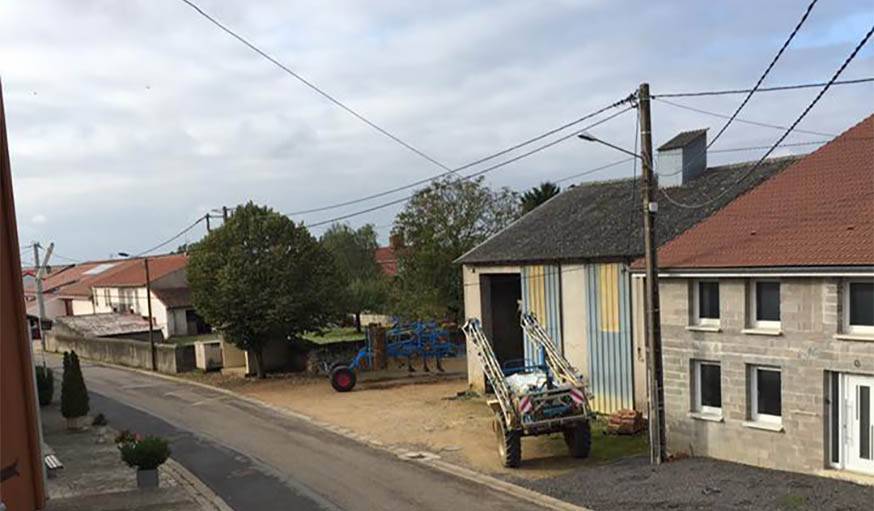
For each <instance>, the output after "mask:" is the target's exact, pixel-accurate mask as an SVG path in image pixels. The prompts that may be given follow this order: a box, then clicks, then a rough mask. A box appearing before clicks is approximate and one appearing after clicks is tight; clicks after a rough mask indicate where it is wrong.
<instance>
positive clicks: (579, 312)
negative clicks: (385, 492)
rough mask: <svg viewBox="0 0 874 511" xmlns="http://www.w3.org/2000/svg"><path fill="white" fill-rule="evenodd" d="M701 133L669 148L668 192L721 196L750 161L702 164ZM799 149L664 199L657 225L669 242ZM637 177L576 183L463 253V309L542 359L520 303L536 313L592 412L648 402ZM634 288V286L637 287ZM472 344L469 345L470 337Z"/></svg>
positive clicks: (532, 358) (513, 349) (712, 191)
mask: <svg viewBox="0 0 874 511" xmlns="http://www.w3.org/2000/svg"><path fill="white" fill-rule="evenodd" d="M699 146H700V147H701V148H704V147H706V130H697V131H693V132H685V133H681V134H679V135H677V136H676V137H674V138H673V139H671V140H669V141H668V142H667V143H665V144H664V145H662V146H661V147H660V149H659V151H660V162H661V163H660V165H661V167H660V171H661V172H663V173H665V174H673V175H674V176H679V177H678V178H677V181H678V183H677V184H675V185H674V186H671V187H670V188H668V189H669V190H670V192H671V195H672V197H675V198H677V199H679V200H683V201H689V202H697V201H700V200H701V199H702V198H705V197H712V196H717V195H719V193H720V192H721V191H722V190H724V189H725V188H726V185H727V184H728V183H731V182H734V181H737V180H738V179H739V177H740V176H741V175H744V174H745V173H747V172H748V171H750V170H751V167H752V163H745V164H737V165H724V166H717V167H707V164H706V152H705V153H702V152H701V151H696V150H689V149H688V148H689V147H692V148H697V147H699ZM793 161H795V158H775V159H772V160H768V161H767V162H766V164H765V165H761V166H759V167H757V168H755V169H752V174H751V175H750V177H749V178H748V179H746V180H743V182H742V183H741V184H740V185H739V186H735V187H733V188H730V189H729V191H728V192H727V193H724V194H722V195H720V196H719V198H718V200H716V201H715V202H714V203H713V204H711V205H710V206H709V207H707V208H702V209H698V210H693V209H685V208H679V207H673V206H672V205H671V204H670V203H664V204H662V207H661V208H660V216H661V218H663V219H666V221H665V222H663V223H662V224H661V226H660V228H659V230H658V232H657V236H658V241H659V243H660V244H661V243H664V242H666V241H668V240H670V239H672V238H674V237H675V236H677V235H678V234H680V233H682V232H683V231H685V230H686V229H688V228H689V227H691V226H693V225H695V224H696V223H698V222H700V221H701V220H702V219H704V218H706V217H707V216H709V215H711V214H712V213H713V212H714V211H717V210H719V209H721V208H722V207H724V206H725V205H726V204H728V203H730V202H731V201H732V200H733V199H734V198H735V197H737V196H738V195H740V194H742V193H743V192H744V191H746V190H748V189H750V188H752V187H754V186H756V185H757V184H759V183H761V182H763V181H764V180H766V179H768V178H769V177H771V176H773V175H775V174H777V173H778V172H780V171H781V170H783V169H784V168H785V167H787V166H788V165H789V164H790V163H792V162H793ZM637 190H638V183H637V182H636V181H635V180H633V179H619V180H613V181H603V182H593V183H585V184H581V185H578V186H575V187H572V188H569V189H567V190H565V191H563V192H562V193H560V194H559V195H557V196H555V197H553V198H552V199H550V200H549V201H547V202H546V203H544V204H542V205H541V206H539V207H538V208H536V209H534V210H533V211H531V212H530V213H528V214H526V215H525V216H523V217H522V218H520V219H519V220H517V221H516V222H515V223H513V224H512V225H510V226H509V227H507V228H506V229H505V230H503V231H501V232H500V233H498V234H496V235H495V236H493V237H492V238H490V239H488V240H486V241H485V242H484V243H482V244H481V245H479V246H477V247H476V248H474V249H473V250H471V251H470V252H468V253H467V254H465V255H463V256H462V257H461V258H459V259H458V261H457V262H459V263H461V264H462V275H463V284H464V303H465V315H466V317H468V318H478V319H480V320H481V321H482V324H483V328H484V331H485V333H486V335H487V337H488V338H489V339H490V340H491V341H492V343H493V348H494V350H495V354H496V356H497V357H498V360H499V361H500V362H501V363H502V364H503V363H507V362H512V361H515V360H524V361H525V362H526V363H528V364H532V363H539V362H540V358H539V357H540V356H541V355H540V354H539V353H538V352H537V350H536V349H535V348H534V346H533V344H532V343H530V342H528V341H527V339H525V335H524V333H523V332H522V329H521V327H520V325H519V314H520V311H522V310H524V311H528V312H533V313H534V314H535V315H536V316H537V318H538V319H539V321H540V322H541V324H542V325H543V326H544V328H546V330H547V331H548V332H549V333H550V336H551V337H552V339H553V340H554V341H555V342H556V343H557V345H558V346H557V347H558V349H559V350H560V351H562V352H563V353H564V355H565V356H566V357H567V359H568V360H569V361H570V362H571V363H572V364H573V365H574V366H575V367H577V368H578V369H579V370H580V371H581V372H582V373H583V374H584V375H585V376H586V377H587V379H588V381H589V387H590V390H591V392H592V393H593V395H594V398H593V401H592V405H593V408H594V410H595V411H597V412H601V413H611V412H613V411H616V410H619V409H623V408H634V409H638V410H643V411H645V410H646V366H645V361H646V359H645V346H644V339H643V335H642V328H636V327H635V321H634V318H633V316H634V315H635V314H639V311H640V307H635V303H634V296H635V292H634V290H633V287H634V286H640V283H639V282H634V281H633V280H632V278H631V273H630V271H629V270H630V264H631V263H632V262H633V261H634V260H635V259H637V258H638V257H640V256H641V255H642V254H643V230H642V215H641V214H640V203H641V200H640V195H639V193H638V191H637ZM638 296H639V295H638ZM468 349H469V350H470V349H471V347H470V346H469V347H468ZM468 380H469V383H470V385H471V386H472V387H473V388H475V389H478V390H482V389H483V388H484V386H485V381H484V376H483V374H482V370H481V368H480V367H479V365H478V362H477V361H476V360H474V359H473V358H472V357H471V358H469V359H468Z"/></svg>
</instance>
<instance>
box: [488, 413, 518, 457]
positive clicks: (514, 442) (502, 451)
mask: <svg viewBox="0 0 874 511" xmlns="http://www.w3.org/2000/svg"><path fill="white" fill-rule="evenodd" d="M494 428H495V436H496V438H497V440H498V457H499V458H500V459H501V465H503V466H504V467H506V468H518V467H519V465H521V464H522V432H521V431H519V430H518V429H513V430H507V426H506V425H505V424H504V419H503V417H501V414H498V415H496V416H495V422H494Z"/></svg>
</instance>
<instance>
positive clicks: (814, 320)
mask: <svg viewBox="0 0 874 511" xmlns="http://www.w3.org/2000/svg"><path fill="white" fill-rule="evenodd" d="M660 283H661V284H660V290H661V305H662V341H663V357H664V370H665V401H666V417H667V428H668V431H667V433H668V448H669V450H670V451H671V452H686V453H690V454H694V455H702V456H710V457H714V458H720V459H725V460H730V461H736V462H741V463H747V464H751V465H758V466H762V467H767V468H779V469H782V470H791V471H798V472H816V471H819V470H821V469H823V468H825V467H826V466H827V457H828V449H827V445H828V444H827V441H828V429H827V418H828V403H827V386H826V382H827V373H828V372H840V373H852V374H863V375H874V342H870V341H850V340H840V339H836V338H835V334H837V333H839V332H840V329H841V326H840V317H841V310H840V307H841V300H840V296H839V294H840V291H839V290H840V280H839V279H838V278H800V277H798V278H785V279H781V290H780V291H781V292H780V294H781V322H782V335H779V336H768V335H754V334H750V333H744V332H743V330H744V329H746V328H747V326H748V324H749V317H748V315H749V312H750V311H749V310H748V309H749V307H748V305H747V303H748V300H747V286H748V285H749V280H748V279H744V278H723V279H720V287H719V295H720V331H719V332H702V331H691V330H689V329H688V328H687V327H688V326H689V324H690V316H689V304H690V295H689V286H690V281H689V280H688V279H683V278H665V279H661V281H660ZM693 360H712V361H718V362H720V364H721V375H722V381H721V386H722V412H723V421H722V422H711V421H705V420H701V419H697V418H694V417H693V416H692V415H691V411H692V385H691V383H692V361H693ZM751 364H761V365H770V366H778V367H780V369H781V385H782V431H767V430H761V429H755V428H752V427H749V425H745V424H744V423H745V422H747V421H748V420H749V417H750V410H749V406H750V405H749V402H750V400H749V398H748V393H749V383H748V379H749V377H748V374H749V366H750V365H751Z"/></svg>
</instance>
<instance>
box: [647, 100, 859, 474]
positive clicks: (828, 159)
mask: <svg viewBox="0 0 874 511" xmlns="http://www.w3.org/2000/svg"><path fill="white" fill-rule="evenodd" d="M872 136H874V116H872V117H869V118H867V119H865V120H864V121H862V122H861V123H859V124H858V125H856V126H855V127H853V128H852V129H850V130H849V131H847V132H845V133H844V134H843V135H841V136H840V137H838V138H836V139H835V140H833V141H832V142H830V143H829V144H827V145H825V146H823V147H822V148H820V149H819V150H817V151H816V152H814V153H812V154H811V155H809V156H807V157H805V158H804V159H803V160H801V161H799V162H797V163H795V164H794V165H792V166H790V167H789V168H787V169H786V170H785V171H783V172H782V173H780V174H779V175H777V176H775V177H773V178H771V179H770V180H768V181H766V182H765V183H763V184H762V185H760V186H758V187H756V188H755V189H752V190H751V191H749V192H748V193H746V194H745V195H743V196H742V197H740V198H738V199H737V200H735V201H734V202H732V203H731V204H729V205H728V206H726V207H725V208H724V209H722V210H721V211H719V212H717V213H716V214H714V215H713V216H711V217H709V218H708V219H706V220H704V221H703V222H701V223H700V224H698V225H697V226H695V227H694V228H692V229H690V230H689V231H687V232H686V233H685V234H683V235H681V236H679V237H677V238H676V239H674V240H673V241H671V242H669V243H667V244H666V245H664V246H663V247H661V249H660V250H659V264H660V273H659V275H660V280H659V288H660V292H661V321H662V343H663V363H664V390H665V404H666V421H667V438H668V448H669V450H670V451H671V452H675V453H676V452H686V453H690V454H694V455H703V456H711V457H715V458H720V459H725V460H730V461H736V462H741V463H747V464H752V465H758V466H763V467H768V468H777V469H783V470H792V471H800V472H808V473H821V472H823V471H831V470H841V471H852V472H859V473H864V474H868V475H874V144H872V143H871V138H872ZM634 271H635V272H638V271H639V263H637V264H636V265H635V270H634ZM635 277H636V278H635V279H634V280H635V281H636V282H640V283H641V285H642V282H643V278H642V275H641V274H639V273H636V275H635ZM637 277H639V278H637ZM639 289H641V286H638V290H639ZM637 317H638V318H642V314H639V315H638V316H637ZM640 324H642V323H638V325H640Z"/></svg>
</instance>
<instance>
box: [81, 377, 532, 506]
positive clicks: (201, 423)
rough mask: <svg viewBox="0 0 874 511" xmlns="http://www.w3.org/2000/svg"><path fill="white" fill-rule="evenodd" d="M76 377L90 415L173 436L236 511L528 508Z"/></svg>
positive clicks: (102, 380) (343, 446) (251, 411)
mask: <svg viewBox="0 0 874 511" xmlns="http://www.w3.org/2000/svg"><path fill="white" fill-rule="evenodd" d="M82 370H83V373H84V375H85V381H86V384H87V386H88V389H89V391H90V393H91V395H92V401H91V403H92V404H91V410H92V413H96V412H98V411H99V412H103V413H104V414H105V415H106V416H107V418H108V419H109V420H110V422H111V424H112V426H113V427H114V428H116V429H131V430H132V431H136V432H138V433H142V434H159V435H163V436H166V437H169V438H170V439H171V440H172V444H171V447H172V449H173V458H174V459H176V461H178V462H179V463H181V464H182V465H184V466H185V467H186V468H187V469H188V470H190V471H191V472H192V473H194V474H195V475H196V476H197V477H199V478H200V479H201V480H202V481H203V482H204V483H205V484H206V485H207V486H209V487H210V488H211V489H212V490H213V491H214V492H215V493H216V494H218V495H219V496H220V497H222V498H223V499H224V500H225V502H227V504H228V505H230V506H231V507H233V508H234V509H235V510H238V511H243V510H250V509H252V510H254V509H257V510H259V511H269V510H280V509H281V510H289V509H293V510H301V511H309V510H322V509H330V510H344V511H347V510H348V511H358V510H361V511H364V510H367V511H370V510H405V511H406V510H452V511H462V510H464V511H467V510H496V511H497V510H501V511H515V510H520V511H521V510H530V509H532V505H531V503H530V502H524V501H520V500H519V499H518V498H515V497H513V496H511V495H508V494H506V493H503V492H500V491H498V490H494V489H491V488H489V487H487V486H484V485H481V484H477V483H474V482H471V481H468V480H466V479H461V478H456V477H453V476H451V475H448V474H445V473H443V472H439V471H436V470H433V469H430V468H428V467H425V466H423V465H421V464H418V463H415V462H410V461H404V460H401V459H399V458H397V457H395V456H393V455H391V454H389V453H387V452H384V451H381V450H378V449H373V448H370V447H367V446H364V445H362V444H359V443H357V442H354V441H352V440H349V439H346V438H344V437H341V436H339V435H336V434H334V433H331V432H328V431H324V430H322V429H320V428H317V427H315V426H313V425H311V424H309V423H308V422H306V421H303V420H298V419H294V418H290V417H287V416H285V415H282V414H279V413H277V412H274V411H272V410H270V409H269V408H266V407H261V406H257V405H254V404H250V403H248V402H246V401H242V400H239V399H236V398H234V397H232V396H228V395H226V394H222V393H219V392H215V391H212V390H210V389H206V388H201V387H197V386H192V385H187V384H185V383H179V382H174V381H171V380H166V379H162V378H156V377H151V376H148V375H144V374H142V373H138V372H133V371H127V370H124V369H116V368H110V367H104V366H95V365H90V364H87V363H84V361H83V368H82ZM387 406H390V405H389V404H387Z"/></svg>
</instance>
